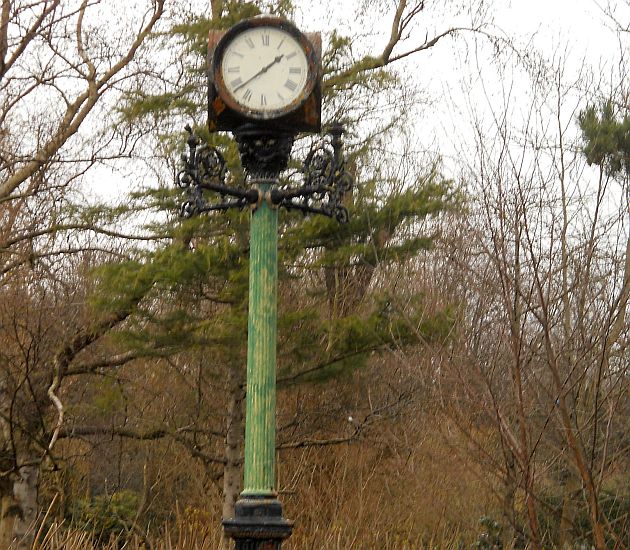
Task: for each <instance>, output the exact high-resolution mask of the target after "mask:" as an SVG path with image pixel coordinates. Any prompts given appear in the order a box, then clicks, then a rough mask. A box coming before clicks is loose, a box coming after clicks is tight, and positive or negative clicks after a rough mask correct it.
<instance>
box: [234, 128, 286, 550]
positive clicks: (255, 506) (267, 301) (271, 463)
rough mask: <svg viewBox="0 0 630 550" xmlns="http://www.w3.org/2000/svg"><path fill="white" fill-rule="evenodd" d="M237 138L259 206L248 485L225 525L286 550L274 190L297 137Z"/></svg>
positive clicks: (250, 331)
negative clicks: (278, 472) (279, 457)
mask: <svg viewBox="0 0 630 550" xmlns="http://www.w3.org/2000/svg"><path fill="white" fill-rule="evenodd" d="M234 137H235V139H236V142H237V144H238V148H239V152H240V156H241V163H242V165H243V168H244V169H245V172H246V173H247V177H248V183H249V184H250V185H251V186H252V188H255V189H257V191H258V202H257V203H256V204H254V205H252V206H253V212H252V216H251V226H250V252H249V315H248V328H247V393H246V416H245V464H244V488H243V492H242V493H241V496H240V498H239V500H238V501H237V503H236V505H235V517H233V518H226V519H224V521H223V527H224V531H225V534H226V535H227V536H229V537H231V538H233V539H234V540H235V542H236V549H237V550H279V549H280V548H281V546H282V541H283V540H284V539H286V538H288V537H289V536H290V535H291V531H292V529H293V523H292V522H290V521H288V520H286V519H285V518H284V517H283V516H282V505H281V504H280V501H279V500H278V499H277V493H276V492H275V465H276V461H275V455H276V448H275V445H276V333H277V287H278V209H277V206H275V205H274V204H273V203H272V201H271V192H272V190H273V189H275V188H277V186H278V183H279V180H278V178H279V175H280V172H281V171H282V170H284V169H285V168H286V167H287V164H288V161H289V155H290V154H291V148H292V146H293V139H294V135H293V134H291V133H287V132H282V131H274V130H269V129H261V128H259V127H256V126H255V125H247V126H244V127H241V128H239V129H238V130H237V131H235V132H234Z"/></svg>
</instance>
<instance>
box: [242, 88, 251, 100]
mask: <svg viewBox="0 0 630 550" xmlns="http://www.w3.org/2000/svg"><path fill="white" fill-rule="evenodd" d="M251 98H252V91H251V90H250V89H247V90H245V93H244V94H243V99H244V100H245V101H249V100H250V99H251Z"/></svg>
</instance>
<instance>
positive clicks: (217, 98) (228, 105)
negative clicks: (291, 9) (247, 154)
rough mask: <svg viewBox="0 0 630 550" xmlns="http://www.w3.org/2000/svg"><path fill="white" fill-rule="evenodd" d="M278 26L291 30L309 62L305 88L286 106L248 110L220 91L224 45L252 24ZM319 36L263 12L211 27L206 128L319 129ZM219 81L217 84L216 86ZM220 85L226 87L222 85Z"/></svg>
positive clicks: (307, 130) (320, 54) (320, 100)
mask: <svg viewBox="0 0 630 550" xmlns="http://www.w3.org/2000/svg"><path fill="white" fill-rule="evenodd" d="M267 26H273V27H277V28H279V29H281V30H283V31H285V32H287V33H289V34H291V35H292V36H293V37H294V38H295V39H296V40H297V41H298V42H299V43H300V44H301V45H302V47H303V48H304V51H305V52H306V56H307V59H308V62H309V74H308V77H307V81H306V86H305V88H304V92H303V93H302V94H300V96H298V97H297V98H296V100H295V101H293V103H292V104H291V105H289V106H288V107H286V108H284V109H281V110H279V111H270V112H269V113H265V114H264V116H261V113H259V112H255V111H248V110H247V109H245V108H244V107H242V106H239V105H238V104H236V102H234V101H233V100H232V99H231V98H230V97H229V95H228V94H225V95H221V94H220V92H219V88H220V87H221V86H222V85H223V76H222V74H221V68H220V62H221V59H222V55H223V52H224V50H225V46H226V45H227V44H228V43H229V42H231V39H232V38H234V37H236V36H237V35H238V34H240V33H241V32H243V31H245V30H248V29H251V28H255V27H267ZM321 59H322V39H321V35H320V33H302V32H300V31H299V30H298V29H297V28H296V27H295V26H294V25H293V24H292V23H290V22H289V21H287V20H285V19H282V18H279V17H273V16H267V15H262V16H258V17H253V18H251V19H245V20H243V21H241V22H240V23H237V24H236V25H234V26H233V27H231V28H230V29H229V30H227V31H216V30H211V31H210V33H209V36H208V128H209V130H210V131H211V132H216V131H232V132H234V131H238V130H239V129H241V128H243V127H246V126H249V127H251V126H255V127H256V128H258V129H261V130H265V131H272V132H275V131H278V132H282V133H289V134H293V135H295V134H297V133H299V132H315V133H318V132H320V131H321V105H322V88H321V80H322V78H321V72H322V61H321ZM217 85H218V86H217ZM223 88H225V87H224V86H223Z"/></svg>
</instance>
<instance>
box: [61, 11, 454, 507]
mask: <svg viewBox="0 0 630 550" xmlns="http://www.w3.org/2000/svg"><path fill="white" fill-rule="evenodd" d="M404 4H405V3H404V2H401V3H400V6H401V7H402V8H401V9H404ZM212 7H213V15H214V17H212V18H206V17H204V16H198V17H193V18H192V19H187V21H186V23H181V24H174V25H173V27H172V29H171V33H170V34H169V35H168V36H167V37H164V36H162V37H158V38H156V40H161V41H163V42H165V41H168V40H173V41H174V43H175V46H172V45H171V48H173V49H172V50H171V53H172V54H174V56H175V57H177V58H179V59H185V60H186V62H185V64H182V65H181V67H180V68H178V69H177V70H176V71H175V72H176V73H177V74H175V73H173V74H165V75H164V79H163V80H159V81H155V82H153V83H151V82H147V81H143V82H142V83H141V85H140V86H139V87H138V88H137V89H136V90H135V92H134V93H132V94H130V95H129V96H128V97H127V101H126V103H125V104H124V105H123V106H122V108H121V109H120V116H121V124H125V123H127V124H129V125H130V126H132V127H134V128H137V130H136V131H138V132H140V133H143V134H146V135H151V133H152V132H155V133H153V135H154V136H155V137H157V138H158V139H157V140H156V141H153V142H152V143H151V145H150V147H152V148H156V149H158V150H159V151H160V153H161V154H163V155H164V156H166V157H167V158H168V157H173V156H174V154H175V151H176V150H177V149H178V148H181V146H182V143H183V141H184V140H183V139H182V133H181V131H176V129H177V128H178V127H179V128H181V127H182V126H183V124H184V123H185V122H187V121H188V120H186V119H188V118H192V119H193V120H204V119H205V110H206V100H205V98H206V86H207V83H206V80H205V70H206V68H205V63H206V60H205V58H206V40H207V36H208V32H209V31H210V30H211V29H224V28H229V27H230V26H231V25H233V24H234V23H235V22H237V21H239V20H241V19H242V18H245V17H250V16H253V15H256V14H257V13H259V12H260V8H259V4H258V3H253V2H224V3H223V5H220V3H219V2H213V3H212ZM275 11H276V13H279V14H281V15H287V14H290V11H291V6H290V4H289V3H288V2H281V3H279V4H278V5H277V6H276V8H275ZM397 15H400V14H398V12H397ZM413 15H414V14H410V17H413ZM402 30H403V29H399V31H400V32H397V33H395V34H396V36H394V35H393V37H392V41H393V42H392V43H390V44H389V45H388V48H389V51H387V52H384V53H383V55H382V56H379V57H374V58H372V57H370V58H369V59H368V58H366V59H359V60H356V61H349V60H348V55H349V48H350V43H351V41H350V39H349V38H347V37H341V36H339V35H338V34H333V36H332V38H331V43H330V47H329V49H328V50H327V51H326V52H325V54H324V58H325V74H324V96H325V99H326V102H327V103H326V108H325V113H327V116H332V113H334V116H335V118H337V119H339V118H341V120H342V121H343V122H345V123H346V124H347V125H348V127H349V129H350V131H351V135H353V134H355V135H359V134H363V133H366V131H365V130H364V129H362V127H361V125H360V124H361V119H362V114H364V113H362V111H361V109H362V105H364V102H363V100H362V96H364V95H365V94H370V95H374V94H377V93H378V92H379V90H383V91H384V92H387V91H388V90H393V89H395V88H396V87H398V86H401V85H402V84H401V83H400V82H398V81H397V79H396V76H395V75H394V74H393V73H391V72H389V71H388V70H387V67H386V66H387V64H388V63H389V56H390V55H391V50H392V48H393V47H394V45H395V44H396V42H397V40H399V39H400V36H401V33H402ZM435 42H437V40H435V41H434V42H433V44H434V43H435ZM390 46H391V47H390ZM427 47H430V46H427ZM169 79H170V80H174V81H176V83H177V85H173V83H172V82H171V81H170V80H169ZM342 96H343V100H342V99H340V98H341V97H342ZM404 114H405V113H404V112H396V113H394V115H393V116H392V117H391V118H385V117H383V119H382V120H380V121H379V122H378V125H377V129H376V130H374V128H373V129H372V130H371V131H369V132H368V133H369V137H364V138H361V139H359V140H357V141H356V142H354V143H353V142H352V141H351V142H350V144H349V148H348V152H349V162H348V165H349V167H350V168H351V171H352V172H353V175H354V177H355V181H356V183H355V186H354V188H353V190H352V193H351V196H349V197H347V201H348V203H347V207H348V210H349V212H350V221H349V223H348V224H346V225H339V224H338V223H337V222H336V221H333V220H329V219H326V218H323V217H311V218H308V219H306V220H305V219H303V216H302V215H301V214H297V213H286V212H282V213H281V216H280V229H279V231H280V240H279V250H280V254H279V261H280V265H279V273H280V278H281V280H280V291H279V296H280V300H281V302H280V304H279V349H278V361H279V375H278V378H279V380H280V383H281V384H283V385H284V387H285V388H287V389H286V391H287V392H291V391H293V390H292V388H293V387H294V386H295V384H297V383H298V382H300V383H304V382H315V381H318V382H327V381H329V380H332V379H335V378H336V377H338V376H340V375H343V374H346V375H347V374H348V373H350V372H352V371H355V370H357V369H360V368H361V367H363V366H365V365H367V364H368V363H369V359H370V357H372V355H373V354H374V353H375V352H382V351H384V350H386V349H388V348H390V347H405V346H410V345H416V344H418V343H419V342H426V341H431V340H435V339H443V338H445V337H446V335H447V334H448V331H449V328H450V322H451V321H450V317H449V314H448V312H447V311H444V312H440V313H439V314H437V315H435V316H431V317H426V315H425V314H424V308H423V299H422V295H421V294H419V293H414V292H413V291H410V290H406V291H404V295H403V291H400V293H399V292H398V290H397V289H393V288H391V285H389V286H388V284H387V272H388V269H390V268H391V267H392V266H399V267H400V268H401V269H404V267H403V266H405V265H410V262H413V260H414V258H415V257H417V255H418V254H420V253H423V252H424V251H427V250H429V249H430V248H431V246H432V245H433V241H434V237H435V235H432V234H428V235H427V234H424V233H423V231H422V228H423V227H424V226H423V223H424V222H425V221H426V220H427V219H430V218H432V217H435V216H439V215H440V213H441V212H444V211H445V210H446V209H448V208H452V207H455V206H456V204H457V196H456V193H455V192H454V190H453V187H452V185H451V183H450V182H448V181H446V180H444V179H443V178H442V177H441V176H440V174H439V170H438V169H437V168H436V166H434V165H431V166H428V167H425V168H424V169H422V170H419V171H414V172H411V173H410V176H409V178H408V179H405V180H404V181H392V179H391V177H390V176H389V175H388V174H387V172H388V170H387V166H385V165H383V164H381V165H378V163H377V162H375V161H374V158H373V157H374V155H375V151H376V149H377V148H378V146H379V140H380V143H383V141H385V140H387V139H392V136H395V135H396V134H395V129H396V124H397V123H398V122H399V121H400V120H402V119H403V117H404ZM157 129H160V132H159V133H158V132H157ZM165 129H166V131H165ZM195 131H196V132H197V133H198V134H199V135H200V136H201V137H202V139H203V140H204V141H207V142H208V143H209V144H211V145H215V146H219V147H221V148H222V150H223V151H224V155H225V158H226V160H227V163H228V166H229V174H228V179H229V181H232V182H239V181H242V180H243V172H242V168H241V167H240V164H239V160H238V155H237V154H236V149H235V146H234V144H233V143H232V141H231V140H229V139H228V137H227V136H225V135H218V134H213V135H209V134H208V132H207V130H206V129H205V127H204V126H203V125H199V126H197V127H196V128H195ZM309 140H310V138H308V137H306V138H305V139H304V142H303V143H304V145H302V143H299V144H297V145H296V151H297V152H298V153H299V151H300V150H301V149H304V148H305V147H307V145H308V142H309ZM381 160H383V159H381ZM414 168H417V167H414ZM292 169H295V167H292ZM290 173H291V169H290V170H289V172H288V173H287V175H286V177H287V178H290V175H291V174H290ZM172 185H173V184H172V181H169V180H168V178H167V179H166V180H165V182H164V184H163V186H162V187H160V188H158V189H147V190H145V191H143V192H139V193H136V194H134V195H133V196H132V197H131V199H130V201H129V204H128V206H127V208H124V209H120V208H119V209H118V210H117V215H118V216H125V215H127V216H133V215H134V213H135V212H137V211H138V210H142V211H151V210H152V211H153V212H155V214H156V215H157V216H158V217H157V219H159V220H160V221H159V223H156V225H155V226H153V229H158V228H159V230H160V231H161V234H162V235H163V237H164V239H165V242H167V243H170V244H166V245H163V244H159V243H156V246H155V247H154V248H151V249H150V250H148V251H147V250H146V249H145V250H139V251H138V252H137V254H136V258H135V259H133V260H130V261H128V262H121V263H118V264H110V265H106V266H103V267H102V268H101V269H100V270H99V271H98V280H99V286H98V291H97V293H96V295H95V296H96V298H95V301H94V305H95V307H97V308H105V309H107V308H111V307H112V304H113V305H114V306H115V307H118V305H120V306H122V305H123V304H125V303H127V302H128V301H129V300H130V299H131V298H132V297H135V296H136V295H137V293H136V292H135V290H134V289H137V288H138V287H141V288H142V298H141V299H139V300H135V301H133V300H132V301H133V304H134V306H133V307H134V310H133V315H132V316H131V317H130V318H129V319H128V320H127V322H126V324H125V327H124V328H123V329H120V330H118V331H117V333H116V336H115V338H112V341H111V345H112V348H110V349H109V350H104V352H105V353H115V354H116V355H117V356H118V355H125V356H126V357H128V358H129V359H130V360H136V361H137V360H138V358H139V357H145V358H146V357H151V356H152V355H153V356H161V357H168V358H169V363H170V366H171V368H172V371H174V372H176V374H177V375H179V376H181V377H184V378H189V379H190V380H189V382H188V383H187V384H184V385H183V386H181V387H178V388H175V387H173V388H171V390H170V391H171V392H172V395H171V397H172V398H175V399H176V403H175V404H174V405H173V406H172V409H173V411H174V412H173V413H172V414H171V415H170V417H167V416H163V418H162V419H161V420H160V422H161V424H160V429H159V430H153V432H152V433H155V434H158V435H160V436H170V437H173V438H174V439H175V440H176V441H178V442H179V443H180V444H182V445H184V446H185V447H186V448H188V449H189V450H190V452H191V453H192V454H193V456H195V457H197V458H199V459H200V460H202V461H204V463H205V464H206V465H207V466H208V469H209V472H211V476H215V475H216V476H220V475H222V477H223V496H224V506H223V515H224V516H231V515H232V514H233V505H234V502H235V500H236V498H237V496H238V494H239V492H240V482H241V471H240V466H241V456H242V441H243V438H242V432H243V413H242V403H243V398H244V377H245V364H246V362H245V354H246V327H247V290H248V283H247V280H248V258H247V254H248V227H249V212H246V211H244V212H238V211H230V212H227V213H220V214H211V215H207V216H203V217H197V218H193V219H188V220H183V219H180V218H179V217H178V216H177V211H178V203H179V202H181V201H182V200H183V198H182V196H181V195H180V194H178V192H177V191H176V190H175V189H174V187H171V186H172ZM165 220H166V221H165ZM403 298H404V299H403ZM123 309H124V307H123ZM112 350H115V352H112ZM107 368H108V369H109V370H108V372H111V369H110V368H109V367H107ZM119 372H120V373H122V372H123V371H119ZM171 375H172V373H171ZM192 378H195V380H194V382H193V381H192ZM120 379H121V383H122V375H121V377H120ZM192 404H194V406H192ZM331 406H332V405H331ZM96 412H97V411H96V410H92V412H89V413H88V416H89V415H90V414H91V415H94V414H95V413H96ZM110 412H111V411H110ZM92 418H94V417H93V416H92ZM82 421H83V423H84V424H85V423H86V422H87V423H89V418H83V419H82ZM160 422H158V424H159V423H160ZM124 423H125V425H126V426H125V427H124V429H123V426H119V425H112V426H110V427H109V429H110V431H111V433H117V434H119V435H121V436H125V437H135V438H138V439H142V438H144V437H143V436H146V435H147V432H146V430H145V431H144V432H143V431H142V429H141V428H142V420H140V421H138V423H137V424H136V425H135V428H137V429H135V430H131V429H130V428H129V417H128V416H125V417H124ZM154 424H155V423H154ZM366 425H367V423H366ZM183 426H185V427H186V430H185V431H182V427H183ZM361 429H362V425H361V424H360V423H359V425H358V427H357V429H356V430H355V432H354V436H358V435H359V434H360V433H361ZM318 430H319V427H318V426H317V425H316V424H314V425H309V426H302V431H301V432H297V433H294V434H293V436H292V437H293V439H294V441H293V442H294V443H295V444H304V445H308V444H321V443H326V442H327V441H325V440H322V438H321V437H320V438H316V439H315V440H314V439H313V438H312V437H307V435H309V436H312V435H313V434H316V433H318ZM70 431H71V430H69V432H70ZM84 433H87V432H84ZM93 433H98V430H94V431H93ZM280 436H281V437H282V438H283V439H284V438H286V436H285V435H284V434H282V433H281V434H280Z"/></svg>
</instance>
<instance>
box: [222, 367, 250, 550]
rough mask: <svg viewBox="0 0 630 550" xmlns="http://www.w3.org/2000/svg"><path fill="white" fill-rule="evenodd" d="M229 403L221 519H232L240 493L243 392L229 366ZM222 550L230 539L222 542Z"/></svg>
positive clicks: (239, 379)
mask: <svg viewBox="0 0 630 550" xmlns="http://www.w3.org/2000/svg"><path fill="white" fill-rule="evenodd" d="M228 384H229V390H228V391H229V403H228V418H227V431H226V436H225V466H224V467H223V518H233V517H234V505H235V504H236V501H237V499H238V496H239V494H240V492H241V484H242V477H243V476H242V468H241V464H242V456H243V399H244V397H245V392H244V390H243V383H242V374H241V369H240V367H238V366H231V367H230V371H229V375H228ZM223 548H224V550H228V549H229V548H230V539H228V538H225V537H224V540H223Z"/></svg>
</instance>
